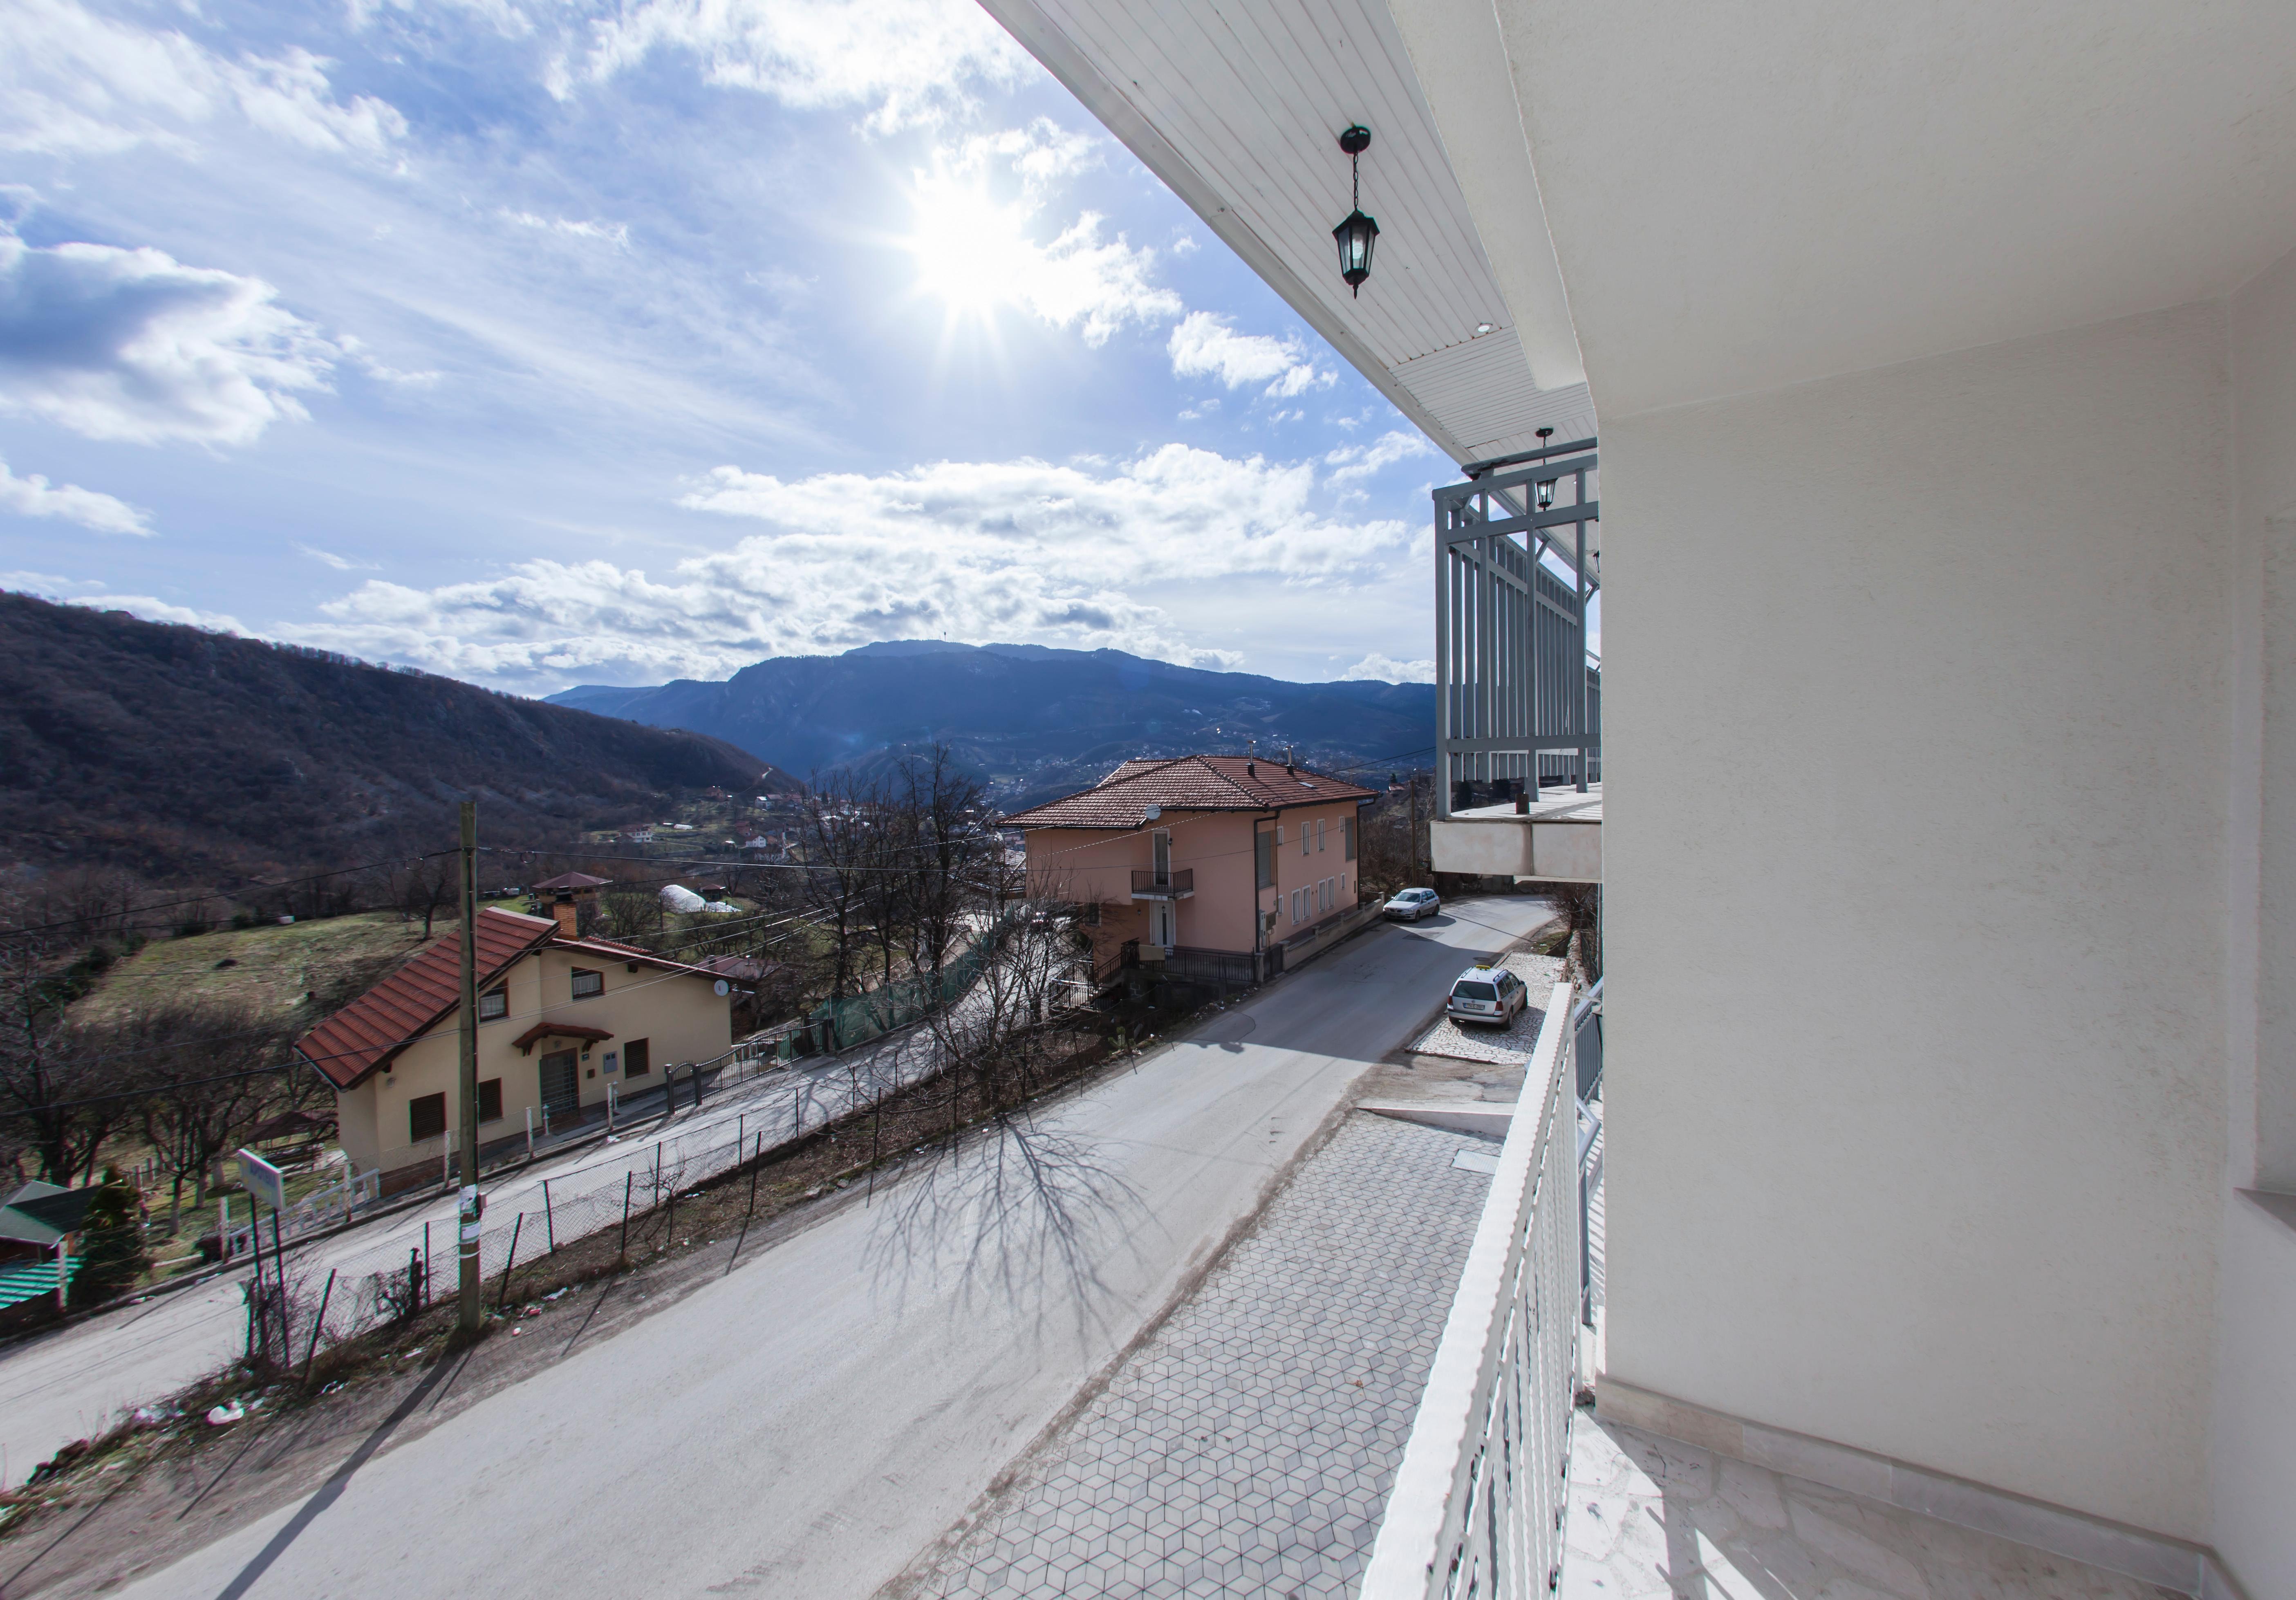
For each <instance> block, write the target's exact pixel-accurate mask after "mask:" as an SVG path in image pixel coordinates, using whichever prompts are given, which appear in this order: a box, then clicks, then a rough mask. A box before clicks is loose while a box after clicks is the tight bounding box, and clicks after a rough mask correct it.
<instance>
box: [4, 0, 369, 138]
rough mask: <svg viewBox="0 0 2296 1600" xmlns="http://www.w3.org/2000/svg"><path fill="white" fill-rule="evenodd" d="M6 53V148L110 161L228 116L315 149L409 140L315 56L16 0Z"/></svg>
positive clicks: (72, 6)
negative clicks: (220, 42)
mask: <svg viewBox="0 0 2296 1600" xmlns="http://www.w3.org/2000/svg"><path fill="white" fill-rule="evenodd" d="M6 16H7V22H6V27H5V37H6V39H7V45H6V46H5V47H4V48H0V149H10V150H24V151H38V152H45V153H49V154H73V153H79V154H100V153H103V152H115V151H121V150H128V149H133V148H135V146H137V145H140V144H163V145H168V146H172V147H175V148H177V149H182V150H189V149H191V148H193V145H194V140H193V137H192V133H193V130H195V129H197V128H198V127H201V126H202V125H205V124H209V123H211V122H213V121H215V120H216V119H218V118H221V117H224V116H225V115H226V114H228V113H233V112H236V113H237V115H238V117H239V119H241V120H242V121H243V122H245V123H246V124H248V125H249V126H251V127H257V128H259V129H261V130H263V131H265V132H266V133H269V134H272V135H275V136H277V137H280V138H283V139H287V140H289V141H291V142H292V143H294V144H300V145H303V146H305V147H307V148H309V149H312V150H319V151H330V152H357V153H359V154H363V155H366V156H370V157H379V156H381V155H384V154H385V153H386V152H389V150H390V148H391V147H392V146H393V145H394V144H395V143H396V142H397V141H398V140H399V139H400V138H402V137H404V136H405V135H406V118H405V117H403V116H401V115H400V114H399V113H398V110H397V108H396V107H393V106H391V105H390V104H389V103H386V102H384V101H381V100H377V99H375V98H373V96H372V95H366V94H360V95H355V96H353V97H352V98H351V99H349V100H348V101H344V100H340V99H338V98H336V96H335V94H334V93H333V88H332V85H331V84H330V83H329V81H328V78H327V69H328V68H329V67H331V66H332V65H333V63H332V62H330V61H328V60H327V59H326V58H325V57H324V56H318V55H314V54H312V53H310V52H309V51H307V50H303V49H300V48H290V49H289V50H287V51H285V52H284V53H282V54H279V55H273V56H266V55H242V56H240V57H238V58H237V59H236V60H234V59H229V58H226V57H225V56H222V55H218V54H217V53H215V52H213V51H210V50H209V49H208V48H207V47H206V46H204V45H201V44H199V43H197V42H196V41H194V40H193V39H191V38H189V37H185V36H184V34H181V33H176V32H165V33H162V32H150V31H146V30H145V29H140V28H135V27H132V26H129V25H128V24H127V23H124V22H119V21H113V20H111V19H110V18H108V17H103V16H99V15H98V14H96V13H95V12H92V11H90V10H88V9H87V8H86V6H83V5H80V4H77V0H9V4H8V6H7V12H6Z"/></svg>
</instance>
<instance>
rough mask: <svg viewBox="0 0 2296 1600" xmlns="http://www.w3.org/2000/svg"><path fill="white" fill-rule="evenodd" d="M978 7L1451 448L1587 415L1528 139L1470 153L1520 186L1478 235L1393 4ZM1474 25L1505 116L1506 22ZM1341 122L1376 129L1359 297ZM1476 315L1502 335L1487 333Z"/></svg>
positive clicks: (1509, 96) (1522, 435)
mask: <svg viewBox="0 0 2296 1600" xmlns="http://www.w3.org/2000/svg"><path fill="white" fill-rule="evenodd" d="M981 3H982V4H983V5H984V6H985V7H986V8H987V10H988V12H989V14H990V15H991V16H993V17H995V18H996V20H997V21H999V22H1001V23H1003V24H1004V25H1005V28H1006V29H1007V30H1009V31H1010V32H1011V33H1012V35H1013V37H1015V38H1017V39H1018V40H1020V42H1021V45H1024V46H1025V47H1026V48H1027V49H1028V50H1029V52H1030V53H1032V54H1034V55H1035V56H1036V57H1037V60H1038V61H1040V62H1043V63H1044V64H1045V66H1046V68H1047V69H1048V70H1050V71H1051V72H1052V74H1053V75H1054V77H1055V78H1059V79H1060V80H1061V81H1062V83H1063V84H1065V85H1066V86H1068V88H1069V90H1070V93H1072V94H1075V95H1076V96H1077V98H1078V99H1079V100H1081V101H1082V102H1084V103H1085V106H1086V108H1087V110H1089V111H1091V112H1092V113H1093V114H1094V115H1095V116H1096V117H1098V118H1099V119H1100V120H1101V121H1102V122H1103V123H1104V124H1105V125H1106V126H1107V127H1108V129H1109V131H1110V132H1111V133H1112V134H1114V135H1116V136H1117V137H1118V138H1119V139H1120V140H1122V141H1123V142H1124V144H1126V145H1127V146H1128V147H1129V148H1130V150H1131V151H1132V152H1133V153H1134V154H1135V155H1136V156H1138V157H1139V158H1140V160H1142V161H1143V162H1144V163H1145V164H1146V165H1147V167H1148V168H1149V169H1150V170H1151V171H1152V172H1154V173H1155V174H1156V176H1159V177H1160V178H1162V179H1163V180H1164V182H1165V183H1166V184H1167V185H1169V186H1170V187H1171V189H1172V191H1173V193H1176V194H1177V195H1178V196H1179V197H1180V198H1181V200H1183V201H1185V202H1186V203H1187V204H1188V205H1189V206H1190V207H1191V208H1192V209H1193V210H1194V211H1195V212H1196V214H1197V215H1198V216H1200V217H1202V218H1203V219H1204V222H1205V224H1206V225H1207V226H1210V228H1211V229H1212V231H1213V232H1214V233H1216V234H1218V235H1219V236H1220V238H1222V239H1223V240H1225V241H1226V242H1227V244H1228V246H1229V247H1230V248H1231V249H1233V250H1234V251H1235V252H1236V253H1237V254H1238V255H1239V256H1241V257H1242V258H1243V260H1244V263H1245V265H1247V266H1249V267H1251V269H1252V270H1253V271H1255V272H1257V273H1258V274H1259V275H1260V276H1261V277H1262V278H1264V279H1266V280H1267V283H1268V284H1269V286H1270V287H1272V288H1273V289H1274V290H1275V291H1276V292H1277V293H1278V294H1280V295H1282V296H1283V298H1284V299H1285V300H1287V301H1289V302H1290V304H1291V306H1292V309H1293V310H1295V311H1297V312H1298V313H1299V314H1300V316H1301V317H1302V318H1303V319H1305V320H1306V322H1307V323H1308V325H1309V326H1310V327H1312V328H1314V329H1315V330H1316V332H1318V333H1320V334H1322V335H1323V336H1324V338H1325V339H1326V340H1328V341H1331V344H1332V347H1333V349H1336V350H1337V351H1339V353H1340V354H1341V356H1342V357H1345V358H1346V359H1347V360H1348V361H1349V363H1350V364H1352V365H1354V366H1355V367H1356V368H1357V370H1358V371H1360V372H1361V373H1363V374H1364V376H1365V377H1366V378H1368V379H1369V380H1370V381H1371V382H1372V383H1373V384H1374V386H1376V387H1377V388H1378V389H1379V390H1380V391H1381V392H1382V394H1384V395H1386V396H1387V398H1389V399H1390V400H1391V401H1393V402H1394V403H1395V405H1396V406H1397V408H1398V409H1399V410H1400V411H1402V412H1403V414H1405V415H1406V416H1408V417H1409V418H1410V419H1411V420H1412V421H1413V422H1415V423H1417V424H1418V425H1419V426H1420V427H1421V428H1422V429H1423V430H1424V431H1426V433H1427V436H1428V437H1429V438H1430V439H1433V440H1434V441H1435V443H1436V444H1437V445H1438V446H1439V447H1442V448H1443V449H1444V450H1446V451H1447V452H1448V453H1449V454H1450V455H1451V457H1452V459H1453V460H1455V461H1459V462H1471V461H1482V460H1488V459H1489V458H1491V457H1493V456H1498V455H1510V454H1513V453H1514V452H1516V451H1520V450H1529V449H1533V448H1536V447H1538V438H1537V436H1536V433H1535V430H1537V429H1539V428H1542V427H1553V428H1554V429H1555V430H1557V431H1558V433H1559V435H1560V436H1561V438H1562V439H1573V438H1584V437H1586V436H1587V435H1588V434H1591V433H1592V432H1593V431H1594V430H1595V415H1594V407H1593V406H1592V404H1591V402H1590V401H1589V400H1588V398H1587V386H1586V382H1585V377H1586V374H1585V373H1584V371H1583V369H1582V368H1581V366H1580V365H1579V350H1578V344H1577V341H1576V340H1575V338H1574V337H1573V336H1572V334H1571V332H1570V316H1569V311H1568V308H1567V306H1566V305H1565V302H1564V300H1563V297H1562V279H1561V276H1560V274H1559V273H1558V271H1557V269H1556V267H1555V265H1554V246H1553V245H1552V243H1550V242H1548V240H1547V237H1546V224H1545V220H1544V218H1543V217H1542V216H1541V215H1540V213H1539V209H1538V196H1537V191H1536V189H1535V187H1521V188H1513V187H1512V186H1511V185H1514V184H1516V183H1518V182H1523V181H1525V180H1526V179H1527V175H1528V172H1529V158H1528V155H1527V154H1519V155H1517V156H1515V157H1513V161H1514V163H1515V164H1514V167H1513V168H1510V165H1509V161H1510V158H1509V156H1508V154H1507V152H1495V153H1490V154H1487V155H1483V156H1480V157H1479V160H1478V164H1477V165H1475V166H1473V167H1472V168H1470V171H1469V174H1468V176H1469V178H1470V181H1472V182H1475V183H1477V184H1478V185H1480V187H1482V188H1484V189H1485V190H1487V191H1488V192H1489V193H1491V194H1492V195H1493V196H1494V197H1497V196H1500V195H1505V196H1506V197H1507V198H1509V199H1511V200H1512V201H1513V204H1512V205H1511V206H1509V205H1500V206H1498V207H1497V208H1496V209H1493V210H1492V211H1491V212H1490V215H1491V216H1492V217H1494V218H1495V221H1494V224H1493V226H1491V227H1490V228H1489V229H1488V230H1487V231H1485V232H1479V231H1478V229H1477V227H1476V226H1475V223H1474V220H1473V218H1472V215H1471V213H1470V211H1469V209H1468V204H1467V196H1466V194H1465V193H1463V192H1462V189H1461V178H1460V176H1459V175H1458V174H1456V173H1455V171H1454V169H1453V165H1452V162H1451V161H1450V160H1449V158H1448V156H1447V152H1446V151H1445V148H1444V143H1443V139H1442V137H1441V135H1440V134H1439V131H1438V129H1437V126H1436V121H1435V119H1434V118H1433V116H1432V115H1431V114H1430V112H1429V111H1428V107H1427V102H1426V97H1425V96H1424V95H1423V94H1422V92H1421V89H1420V84H1419V81H1418V78H1417V76H1416V75H1415V71H1414V70H1413V64H1412V59H1411V56H1410V54H1409V53H1407V52H1406V49H1405V47H1404V44H1403V40H1402V38H1401V37H1400V36H1399V35H1398V32H1397V29H1396V23H1395V19H1394V18H1393V17H1392V16H1390V14H1389V12H1388V9H1387V6H1386V4H1384V3H1383V0H1227V3H1223V4H1217V5H1216V4H1213V3H1212V0H981ZM1482 21H1483V25H1484V27H1485V28H1486V29H1487V30H1488V31H1489V32H1490V34H1491V38H1490V40H1489V42H1488V48H1486V49H1484V50H1483V51H1481V53H1480V60H1481V66H1482V70H1480V72H1477V73H1473V74H1466V75H1463V76H1466V77H1470V78H1472V79H1473V82H1472V85H1471V86H1470V89H1471V91H1472V93H1474V94H1479V95H1480V100H1481V103H1482V105H1483V109H1485V110H1486V111H1488V110H1492V109H1501V110H1504V111H1505V112H1506V114H1507V115H1508V116H1509V117H1510V118H1511V117H1512V115H1513V88H1512V85H1511V81H1510V79H1509V77H1508V73H1507V70H1506V66H1505V56H1504V54H1503V53H1502V52H1501V50H1500V48H1499V44H1498V38H1497V24H1496V22H1495V21H1493V20H1492V19H1491V18H1490V17H1489V15H1488V12H1486V13H1485V14H1484V16H1483V18H1482ZM1502 102H1503V103H1504V104H1503V105H1501V104H1500V103H1502ZM1350 122H1360V123H1362V124H1363V125H1364V126H1365V127H1368V128H1370V129H1371V130H1372V146H1371V149H1370V151H1369V152H1367V153H1366V154H1365V156H1364V159H1363V208H1364V209H1365V210H1366V211H1368V212H1370V213H1371V214H1372V215H1373V216H1374V217H1377V218H1378V219H1379V227H1380V234H1379V248H1378V252H1377V254H1376V256H1375V258H1374V262H1373V267H1372V276H1371V281H1370V282H1369V283H1365V285H1364V287H1363V292H1362V295H1361V296H1360V297H1359V298H1352V299H1351V298H1350V297H1349V294H1348V290H1347V285H1346V284H1345V283H1341V281H1340V275H1339V261H1338V252H1337V250H1336V249H1335V248H1334V246H1333V242H1332V227H1333V224H1335V223H1337V222H1338V221H1339V219H1340V218H1341V217H1342V216H1344V215H1346V213H1347V209H1348V159H1347V157H1346V156H1345V155H1344V154H1342V153H1341V150H1340V147H1339V135H1340V131H1341V129H1342V128H1344V127H1347V126H1348V125H1349V123H1350ZM1516 127H1517V128H1518V130H1519V129H1520V123H1519V122H1517V123H1516ZM1515 143H1516V144H1517V146H1518V148H1519V149H1520V147H1521V143H1522V141H1521V137H1520V133H1519V132H1518V135H1517V138H1516V141H1515ZM1478 200H1479V202H1480V200H1481V196H1480V195H1479V196H1478ZM1526 201H1527V203H1526ZM1486 245H1488V246H1489V247H1490V248H1491V249H1493V250H1499V251H1501V252H1503V258H1504V262H1505V269H1504V270H1502V271H1499V272H1497V273H1495V272H1494V271H1493V268H1492V262H1491V258H1490V257H1489V255H1488V253H1487V251H1486V248H1485V247H1486ZM1485 323H1488V324H1491V325H1492V327H1493V329H1494V331H1493V332H1489V333H1484V334H1478V333H1477V332H1475V330H1476V327H1477V326H1478V325H1479V324H1485Z"/></svg>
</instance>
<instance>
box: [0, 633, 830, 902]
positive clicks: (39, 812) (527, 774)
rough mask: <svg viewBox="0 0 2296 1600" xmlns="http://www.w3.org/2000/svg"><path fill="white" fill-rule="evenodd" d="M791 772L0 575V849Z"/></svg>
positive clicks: (70, 858)
mask: <svg viewBox="0 0 2296 1600" xmlns="http://www.w3.org/2000/svg"><path fill="white" fill-rule="evenodd" d="M761 769H764V778H763V782H764V783H765V784H769V785H771V786H775V787H791V786H793V785H791V782H790V780H789V779H788V778H787V777H786V776H785V775H782V774H780V773H778V772H774V771H772V770H771V769H770V768H767V767H766V764H765V763H763V762H761V761H759V760H758V759H757V758H755V757H753V756H750V755H748V754H746V753H744V752H743V751H740V750H737V749H735V748H734V746H732V745H730V744H726V743H720V742H719V741H717V740H716V739H712V738H708V737H705V736H703V735H701V734H691V733H683V732H667V731H661V730H658V729H654V728H648V727H640V726H636V725H635V724H633V723H629V722H626V721H621V720H618V719H616V718H608V717H595V716H592V715H590V714H588V713H586V712H584V711H578V710H567V709H564V708H562V707H558V706H553V705H545V704H544V703H543V702H539V701H532V700H520V699H515V698H513V697H511V696H508V695H503V694H497V693H493V692H492V691H489V690H486V689H480V688H477V687H475V686H473V685H469V684H463V683H457V682H455V680H454V679H452V678H444V677H431V676H430V675H428V674H424V673H416V672H412V671H408V670H406V669H392V668H388V667H374V666H369V665H366V664H365V663H362V662H357V661H351V660H349V659H348V658H347V657H343V656H338V655H331V654H327V653H324V652H316V651H305V650H299V649H297V648H295V647H293V646H291V645H273V644H259V643H257V642H255V641H253V640H248V639H238V638H231V637H227V636H221V635H217V634H211V633H207V632H204V631H202V630H201V629H198V628H178V627H173V626H169V625H166V624H161V623H153V622H143V621H139V620H137V619H135V618H134V617H131V616H129V615H127V613H126V612H125V611H93V610H90V609H88V608H86V607H85V606H74V605H53V604H50V603H48V602H46V601H44V600H36V599H33V598H31V597H29V596H28V595H9V594H0V856H4V858H5V859H6V861H8V862H9V863H12V864H13V863H29V864H31V865H34V866H69V865H82V864H86V865H95V864H103V865H109V866H121V867H127V868H129V869H132V870H134V871H135V872H138V873H141V874H145V875H146V876H150V877H155V878H176V877H187V876H197V877H202V878H213V877H215V876H217V875H218V874H222V875H226V876H227V875H231V874H273V873H278V872H283V871H287V870H291V869H299V870H312V869H318V868H326V867H334V866H348V865H351V864H353V863H357V862H360V861H365V860H371V859H374V858H376V857H381V856H384V855H389V854H391V853H395V852H398V851H402V850H404V851H415V850H431V849H440V848H442V847H444V846H447V845H450V844H451V843H452V842H453V841H454V839H455V806H456V803H457V802H458V801H460V800H463V798H465V797H466V796H469V795H471V794H473V793H475V795H476V796H477V798H478V800H479V812H480V827H481V830H482V834H483V836H484V837H485V838H486V839H487V840H488V841H490V842H493V843H496V844H505V845H507V844H527V845H536V846H540V845H545V844H552V843H563V842H564V841H566V840H567V838H568V835H569V834H570V833H575V832H577V831H578V830H581V829H584V828H600V827H614V826H620V825H625V824H628V823H635V822H643V821H646V820H649V819H651V818H652V816H654V814H655V813H656V811H657V810H659V808H660V804H661V802H662V800H664V799H665V798H670V797H675V796H676V795H678V794H680V793H682V792H694V791H699V790H702V789H706V788H708V787H709V786H711V785H718V786H722V787H724V788H726V789H728V790H736V791H738V790H743V789H745V788H746V789H748V790H749V792H758V788H757V787H756V786H757V785H758V784H760V781H761V779H760V774H761Z"/></svg>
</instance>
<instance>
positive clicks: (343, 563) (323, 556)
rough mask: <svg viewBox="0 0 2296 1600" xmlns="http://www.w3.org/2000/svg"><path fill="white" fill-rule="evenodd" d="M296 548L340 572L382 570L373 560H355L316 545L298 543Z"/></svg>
mask: <svg viewBox="0 0 2296 1600" xmlns="http://www.w3.org/2000/svg"><path fill="white" fill-rule="evenodd" d="M295 548H296V549H298V550H299V551H301V552H302V553H303V554H306V555H307V556H309V557H310V558H311V559H312V560H313V561H315V562H324V564H325V565H327V566H330V567H332V568H333V569H334V570H336V571H338V572H379V571H381V570H382V569H381V567H379V566H377V565H376V564H375V563H374V562H371V561H353V560H351V558H350V557H348V556H347V555H337V554H335V553H334V552H333V551H332V550H322V549H320V548H319V547H318V546H316V545H298V546H295Z"/></svg>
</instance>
